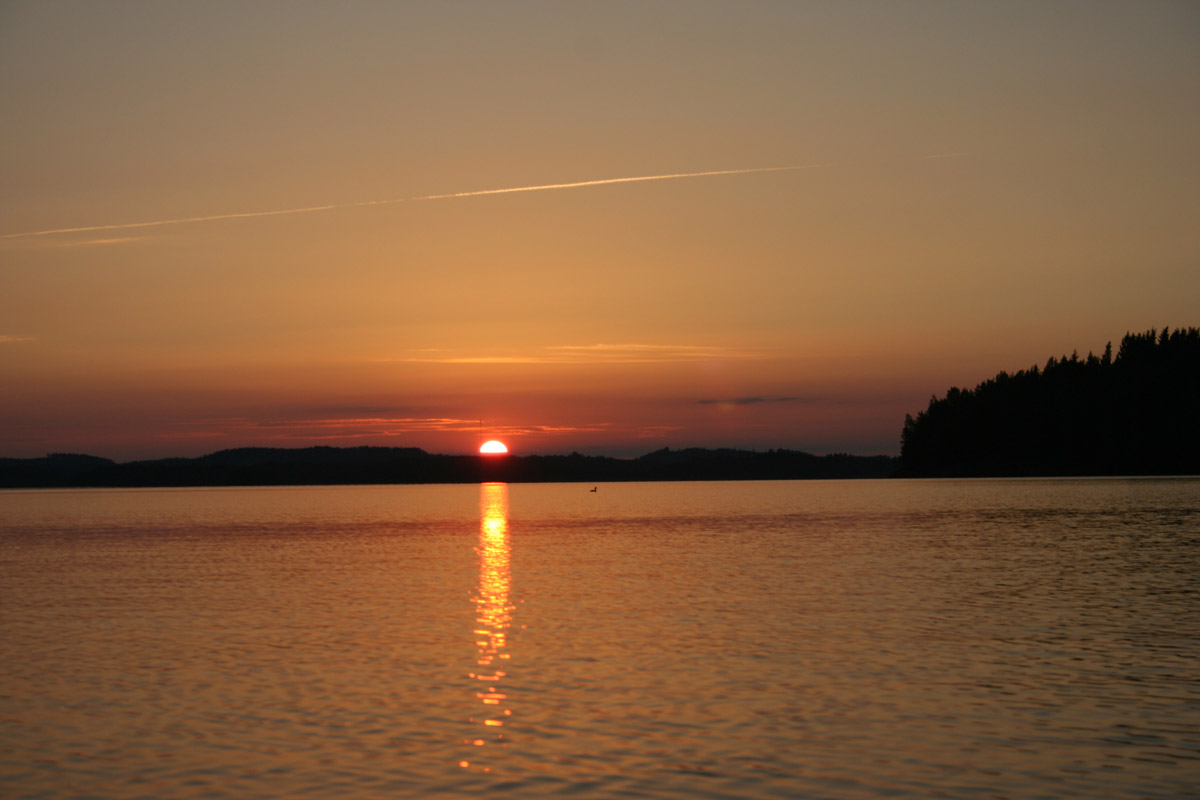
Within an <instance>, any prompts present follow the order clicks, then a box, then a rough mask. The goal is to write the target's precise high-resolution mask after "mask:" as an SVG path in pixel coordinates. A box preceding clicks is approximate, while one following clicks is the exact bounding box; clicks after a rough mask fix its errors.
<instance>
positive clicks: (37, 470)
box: [0, 447, 899, 489]
mask: <svg viewBox="0 0 1200 800" xmlns="http://www.w3.org/2000/svg"><path fill="white" fill-rule="evenodd" d="M898 467H899V459H898V458H896V457H894V456H854V455H846V454H830V455H824V456H816V455H812V454H810V453H805V452H801V451H797V450H768V451H765V452H758V451H748V450H732V449H716V450H710V449H701V448H689V449H684V450H671V449H669V448H664V449H662V450H658V451H655V452H653V453H647V454H646V455H643V456H640V457H638V458H633V459H618V458H611V457H608V456H585V455H581V454H579V453H572V454H570V455H530V456H516V455H505V456H481V455H438V454H432V453H426V452H425V451H424V450H420V449H418V448H393V447H353V448H338V447H307V448H296V449H286V448H240V449H234V450H222V451H219V452H216V453H211V454H209V455H205V456H199V457H196V458H163V459H155V460H147V461H129V462H124V463H118V462H115V461H112V460H110V459H106V458H100V457H97V456H89V455H80V454H53V455H49V456H45V457H42V458H23V459H22V458H0V488H9V489H17V488H23V489H39V488H43V489H56V488H80V489H82V488H117V487H127V488H142V487H144V488H151V487H189V486H190V487H200V486H211V487H223V486H326V485H356V484H362V485H370V484H453V483H480V482H487V481H504V482H507V483H588V482H591V483H611V482H615V481H704V480H803V479H810V480H821V479H825V480H830V479H855V478H888V477H891V476H893V475H895V474H896V471H897V469H898Z"/></svg>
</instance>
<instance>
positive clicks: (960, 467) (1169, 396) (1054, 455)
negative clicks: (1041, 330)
mask: <svg viewBox="0 0 1200 800" xmlns="http://www.w3.org/2000/svg"><path fill="white" fill-rule="evenodd" d="M900 461H901V469H900V473H899V474H900V475H903V476H908V477H928V476H1025V475H1028V476H1033V475H1151V474H1160V475H1178V474H1200V329H1197V328H1187V329H1179V330H1175V331H1171V330H1169V329H1167V328H1164V329H1163V330H1162V332H1161V333H1159V332H1157V331H1155V330H1154V329H1151V330H1149V331H1147V332H1145V333H1138V334H1126V335H1125V338H1123V339H1122V340H1121V345H1120V347H1119V348H1118V350H1117V353H1116V355H1115V356H1114V355H1113V352H1112V343H1111V342H1110V343H1109V344H1108V346H1107V347H1105V349H1104V354H1103V355H1102V356H1096V355H1094V354H1092V353H1088V355H1087V358H1080V357H1079V355H1078V353H1072V354H1071V356H1070V357H1067V356H1063V357H1062V358H1058V359H1055V358H1053V357H1051V358H1050V360H1049V361H1047V362H1046V366H1045V367H1043V368H1041V369H1038V367H1037V366H1033V367H1030V368H1029V369H1027V370H1021V371H1020V372H1017V373H1016V374H1015V375H1009V374H1008V373H1005V372H1001V373H1000V374H998V375H997V376H996V377H994V378H992V379H990V380H987V381H984V382H983V383H981V384H979V385H978V386H976V387H975V389H974V390H966V389H957V388H951V389H950V390H949V391H948V392H947V393H946V396H945V397H943V398H938V397H936V396H935V397H933V398H932V399H931V400H930V402H929V407H928V408H927V409H926V410H925V411H922V412H921V413H919V414H917V416H916V417H915V418H914V417H912V416H908V417H906V419H905V423H904V430H903V433H902V434H901V449H900Z"/></svg>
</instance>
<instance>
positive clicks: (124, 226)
mask: <svg viewBox="0 0 1200 800" xmlns="http://www.w3.org/2000/svg"><path fill="white" fill-rule="evenodd" d="M828 166H834V165H833V164H832V163H828V164H803V165H799V166H788V167H752V168H749V169H718V170H707V171H705V172H673V173H669V174H665V175H638V176H635V177H631V178H604V179H601V180H592V181H575V182H572V183H544V184H539V185H537V186H512V187H508V188H506V189H478V190H474V191H469V192H450V193H448V194H427V195H422V196H419V197H402V198H399V199H394V200H360V201H358V202H354V203H329V204H326V205H320V206H304V207H301V208H285V209H279V210H276V211H243V212H239V213H232V214H209V215H207V216H201V217H175V218H172V219H159V220H151V221H148V222H124V223H118V224H113V225H84V226H80V227H75V228H48V229H46V230H40V231H24V232H21V233H6V234H0V239H22V238H28V237H34V236H52V235H55V234H64V233H92V232H96V231H120V230H133V229H135V228H157V227H162V226H164V225H186V224H191V223H197V222H216V221H218V220H230V219H251V218H254V217H280V216H286V215H290V214H312V213H315V212H318V211H333V210H335V209H346V208H365V207H368V206H387V205H396V204H399V203H415V202H420V201H423V200H452V199H456V198H462V197H483V196H485V195H493V194H514V193H517V192H542V191H550V190H554V189H582V188H585V187H589V186H607V185H610V184H616V183H638V182H643V181H666V180H678V179H680V178H705V177H714V176H717V175H750V174H753V173H756V172H794V171H796V170H804V169H818V168H820V167H828Z"/></svg>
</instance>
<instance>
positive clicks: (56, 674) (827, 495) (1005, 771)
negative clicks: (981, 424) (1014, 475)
mask: <svg viewBox="0 0 1200 800" xmlns="http://www.w3.org/2000/svg"><path fill="white" fill-rule="evenodd" d="M591 488H592V487H591V486H590V485H587V486H584V485H579V484H513V485H505V484H483V485H455V486H359V487H285V488H239V489H183V490H168V489H161V490H105V491H82V490H63V491H55V490H45V491H4V492H0V786H2V787H3V788H2V791H0V793H2V794H4V796H6V797H11V798H39V797H54V798H59V797H103V798H140V797H144V798H250V797H253V798H268V797H279V798H283V797H288V798H305V797H309V798H334V797H337V798H341V797H350V798H381V797H463V796H470V795H474V794H496V793H502V794H508V795H511V796H516V797H527V796H577V797H627V798H660V797H669V798H683V797H689V798H691V797H702V798H765V797H804V798H875V797H879V798H895V797H913V798H927V797H953V798H960V797H978V798H1063V797H1081V798H1083V797H1086V798H1097V797H1104V798H1147V797H1149V798H1165V797H1189V796H1190V797H1194V796H1196V793H1197V787H1198V786H1200V479H1195V478H1173V479H1172V478H1164V479H1153V478H1143V479H1117V478H1113V479H1086V480H1068V479H1047V480H927V481H902V480H894V481H840V482H838V481H778V482H769V481H768V482H745V483H734V482H717V483H606V484H600V485H599V486H598V487H597V490H596V491H595V492H592V491H590V489H591Z"/></svg>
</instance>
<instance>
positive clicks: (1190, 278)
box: [0, 0, 1200, 460]
mask: <svg viewBox="0 0 1200 800" xmlns="http://www.w3.org/2000/svg"><path fill="white" fill-rule="evenodd" d="M0 120H3V122H2V123H0V456H10V457H32V456H41V455H44V454H46V453H50V452H86V453H91V454H94V455H101V456H107V457H110V458H115V459H118V460H129V459H137V458H154V457H162V456H194V455H200V454H203V453H208V452H212V451H215V450H220V449H224V448H229V447H241V446H274V447H302V446H309V445H335V446H358V445H386V446H412V447H422V448H424V449H426V450H429V451H431V452H443V453H462V452H472V451H474V450H475V449H476V448H477V447H478V445H479V443H480V441H481V438H500V439H502V440H504V441H505V442H506V443H507V444H508V446H509V448H510V450H511V451H512V452H514V453H517V454H522V453H524V454H532V453H568V452H574V451H577V452H582V453H589V454H608V455H618V456H629V455H637V454H641V453H646V452H650V451H652V450H657V449H660V448H662V447H672V448H678V447H689V446H703V447H744V448H750V449H760V450H761V449H769V448H780V447H783V448H791V449H800V450H806V451H809V452H813V453H829V452H849V453H858V454H878V453H888V454H895V453H897V452H898V451H899V441H900V431H901V428H902V426H903V423H904V416H905V414H907V413H911V414H916V412H918V411H920V410H922V409H923V408H924V407H925V406H926V405H927V403H928V401H929V398H930V396H931V395H935V394H938V395H940V394H944V392H945V391H946V389H948V388H949V387H950V386H963V387H971V386H974V385H976V384H977V383H979V382H980V381H982V380H985V379H987V378H989V377H991V376H992V375H994V374H996V373H997V372H999V371H1001V370H1008V371H1014V370H1017V369H1023V368H1027V367H1029V366H1031V365H1033V364H1035V363H1036V364H1041V363H1044V362H1045V361H1046V359H1047V358H1048V357H1050V356H1052V355H1054V356H1057V355H1062V354H1064V353H1068V354H1069V353H1070V352H1072V351H1074V350H1078V351H1079V353H1080V354H1081V355H1084V354H1086V352H1087V351H1088V350H1095V351H1096V352H1100V351H1101V350H1102V349H1103V348H1104V345H1105V343H1106V342H1109V341H1113V342H1114V343H1115V342H1119V340H1120V338H1121V337H1122V336H1123V335H1124V334H1125V333H1126V332H1128V331H1143V330H1147V329H1149V328H1151V327H1157V328H1160V329H1161V328H1162V327H1163V326H1169V327H1172V328H1174V327H1181V326H1182V327H1186V326H1189V325H1197V324H1200V318H1198V316H1197V313H1198V312H1197V309H1200V224H1198V220H1200V146H1198V143H1200V4H1197V3H1195V2H1190V1H1189V0H1173V1H1172V0H1161V1H1159V0H1144V1H1142V2H1107V1H1106V0H1084V1H1081V2H1072V1H1070V0H1064V1H1063V2H1043V1H1041V0H1039V1H1037V2H1022V1H1021V0H1012V1H1011V2H994V3H985V2H979V3H962V2H950V1H949V0H946V1H935V0H911V1H909V2H879V1H876V2H858V1H857V0H838V1H837V2H804V1H803V0H796V1H795V2H756V1H755V0H748V1H741V2H705V1H704V0H691V1H689V2H671V1H670V0H661V1H658V2H652V3H647V2H642V1H641V0H639V1H637V2H624V1H623V0H609V1H606V2H602V3H585V2H579V3H573V2H572V3H563V2H494V1H493V2H466V1H459V0H448V2H437V3H435V2H377V3H376V2H354V1H353V0H351V1H350V2H342V3H336V4H335V3H318V2H299V1H297V2H270V1H269V0H261V1H260V2H254V3H242V2H221V0H216V1H215V2H203V3H201V2H194V3H160V2H136V1H135V2H106V0H96V1H95V2H62V1H61V0H39V1H38V2H0ZM628 178H653V180H636V181H635V180H623V179H628ZM511 189H522V190H523V191H497V190H511Z"/></svg>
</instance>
